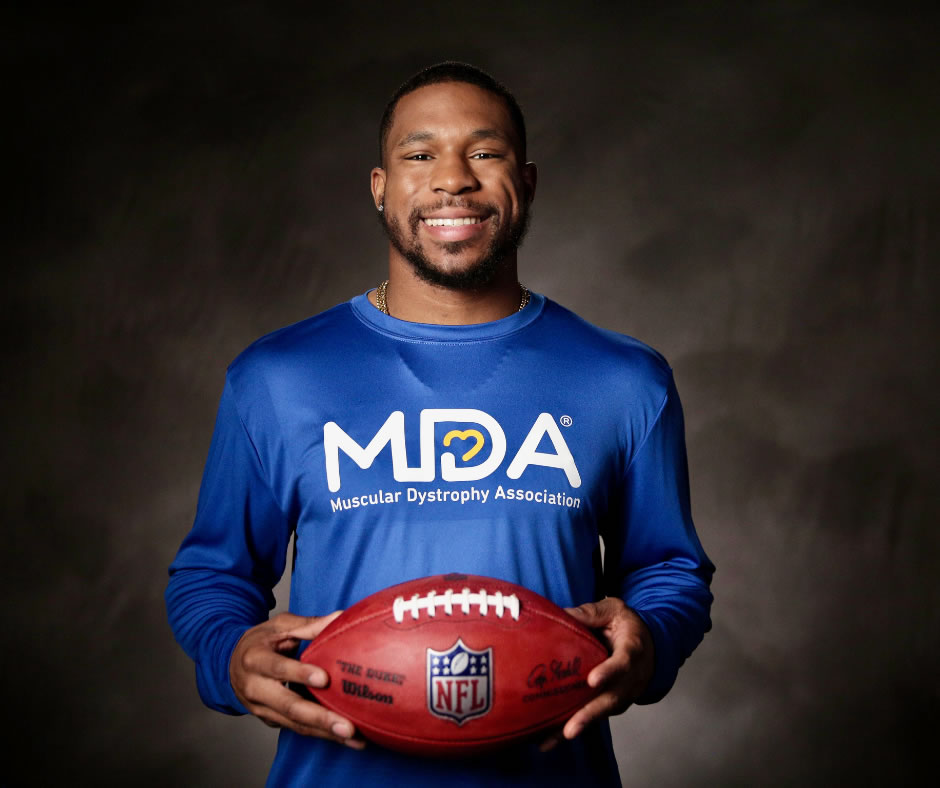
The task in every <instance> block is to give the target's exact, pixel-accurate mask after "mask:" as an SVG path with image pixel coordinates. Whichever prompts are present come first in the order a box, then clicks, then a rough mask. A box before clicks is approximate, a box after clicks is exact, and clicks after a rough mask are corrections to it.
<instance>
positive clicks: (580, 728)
mask: <svg viewBox="0 0 940 788" xmlns="http://www.w3.org/2000/svg"><path fill="white" fill-rule="evenodd" d="M583 730H584V726H583V725H575V726H574V727H573V728H572V729H571V730H570V731H568V732H566V733H565V737H566V738H568V739H577V738H578V736H580V735H581V731H583ZM569 733H570V735H568V734H569Z"/></svg>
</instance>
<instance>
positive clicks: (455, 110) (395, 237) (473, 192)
mask: <svg viewBox="0 0 940 788" xmlns="http://www.w3.org/2000/svg"><path fill="white" fill-rule="evenodd" d="M534 190H535V166H534V165H532V164H528V165H526V164H525V163H523V162H520V161H519V158H518V142H517V140H516V137H515V133H514V127H513V124H512V120H511V118H510V115H509V111H508V110H507V108H506V105H505V104H504V103H503V101H502V100H501V99H500V98H499V97H498V96H495V95H493V94H492V93H490V92H488V91H486V90H483V89H481V88H478V87H476V86H475V85H470V84H467V83H464V82H445V83H441V84H437V85H427V86H425V87H422V88H419V89H418V90H416V91H414V92H412V93H409V94H408V95H406V96H404V97H403V98H402V99H401V100H400V101H399V102H398V105H397V107H396V108H395V114H394V117H393V120H392V127H391V129H390V131H389V135H388V142H387V144H386V149H385V168H384V169H379V168H377V169H375V170H373V171H372V192H373V196H374V197H375V200H376V204H377V205H378V204H384V206H385V209H384V213H383V214H382V217H383V224H384V226H385V231H386V233H387V234H388V237H389V240H390V242H391V244H392V250H393V254H395V253H397V254H398V255H399V256H400V257H401V258H403V259H404V260H406V261H407V262H408V263H409V264H410V265H411V267H412V269H413V270H414V271H415V273H416V274H417V275H418V276H419V277H421V278H422V279H424V280H425V281H428V282H432V283H434V284H439V285H443V286H445V287H451V288H461V289H463V288H466V289H473V288H478V287H481V286H484V285H486V284H487V283H489V282H490V281H491V280H492V278H493V277H494V276H495V274H496V273H497V272H498V271H499V270H500V268H501V266H502V265H504V263H506V262H507V261H509V260H513V259H514V258H515V252H516V249H517V248H518V247H519V244H520V243H521V242H522V238H523V236H524V235H525V230H526V225H527V220H528V208H529V203H530V201H531V199H532V194H533V193H534Z"/></svg>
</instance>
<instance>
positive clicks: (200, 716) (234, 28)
mask: <svg viewBox="0 0 940 788" xmlns="http://www.w3.org/2000/svg"><path fill="white" fill-rule="evenodd" d="M196 5H199V7H189V6H183V5H181V6H179V7H174V6H173V5H172V4H170V5H167V4H161V6H160V8H159V10H158V11H157V10H155V11H152V12H150V11H144V10H140V8H139V7H135V6H134V5H133V4H128V5H127V6H126V7H125V8H123V9H121V10H120V11H119V12H116V13H117V14H118V15H117V16H107V17H102V16H101V15H100V14H95V15H93V14H92V12H91V11H90V10H89V9H88V8H86V7H81V8H79V9H72V8H70V9H65V10H58V11H53V10H51V8H50V7H48V6H44V7H43V8H42V9H41V10H35V11H33V12H29V14H24V13H22V12H20V15H18V16H17V15H15V14H14V15H13V16H12V17H9V18H8V20H7V21H8V22H9V23H10V24H9V25H8V27H7V34H6V37H7V41H6V44H5V45H4V48H3V49H4V58H5V60H6V61H7V62H6V75H7V79H6V80H5V81H6V83H7V95H8V101H7V102H5V103H6V108H5V109H6V112H5V114H7V120H6V121H5V125H6V129H5V132H6V136H7V147H6V150H5V156H3V157H2V158H3V165H2V166H3V167H4V170H5V174H6V178H5V184H6V192H7V195H8V208H7V211H6V219H7V221H6V222H4V225H5V227H4V245H5V249H6V252H5V254H4V257H5V262H6V266H5V267H6V270H7V274H6V281H7V285H6V288H5V293H4V295H5V298H4V302H5V303H4V307H3V318H4V321H5V328H6V332H5V333H6V335H7V344H8V348H7V352H6V364H5V368H6V371H5V374H4V378H3V385H2V389H0V390H2V396H3V412H4V415H5V416H6V417H7V419H6V421H7V423H6V428H5V432H6V441H5V443H6V445H7V449H8V452H7V463H6V471H5V473H4V475H3V485H4V489H3V496H2V500H3V505H4V525H3V527H4V533H5V539H4V549H3V552H2V556H3V560H2V571H3V574H2V577H3V581H2V582H3V588H4V604H3V608H4V626H3V637H4V648H3V650H2V654H3V663H2V685H0V686H2V690H3V696H2V697H3V700H4V704H5V707H6V712H5V714H4V722H3V727H4V731H3V736H2V764H3V766H2V768H0V784H8V785H11V786H18V785H45V784H51V783H52V782H53V780H58V779H64V778H68V779H74V780H77V781H79V782H80V783H87V784H97V785H107V784H117V783H118V782H122V783H125V784H135V785H168V784H178V785H198V786H222V785H252V784H260V783H261V782H262V781H263V775H264V774H265V773H266V770H267V766H268V763H269V761H270V758H271V756H272V752H273V745H274V735H275V734H274V732H272V731H270V730H268V729H267V728H265V727H264V726H262V725H261V724H260V723H258V722H257V721H254V720H251V719H230V718H226V717H223V716H221V715H218V714H214V713H212V712H209V711H207V710H205V709H204V708H202V706H201V705H200V703H199V701H198V699H197V695H196V690H195V686H194V682H193V675H192V674H193V670H192V666H191V664H190V663H189V662H188V660H187V659H186V658H185V657H184V655H183V654H182V652H181V651H179V649H178V648H177V647H176V645H175V644H174V643H173V640H172V636H171V634H170V632H169V630H168V627H167V625H166V623H165V613H164V609H163V602H162V595H163V589H164V586H165V577H166V575H165V572H166V566H167V565H168V564H169V562H170V561H171V559H172V557H173V554H174V552H175V550H176V547H177V546H178V544H179V541H180V540H181V538H182V537H183V535H184V534H185V532H186V531H187V529H188V527H189V524H190V521H191V518H192V515H193V511H194V507H195V498H196V493H197V489H198V483H199V476H200V472H201V466H202V463H203V461H204V459H205V455H206V451H207V448H208V442H209V437H210V433H211V427H212V419H213V414H214V410H215V405H216V402H217V398H218V395H219V393H220V391H221V385H222V379H223V371H224V368H225V365H226V364H227V363H228V361H230V360H231V359H232V358H233V357H234V356H235V355H236V353H237V352H238V351H239V350H240V349H241V348H242V347H244V346H245V345H246V344H248V343H249V342H250V341H251V340H253V339H254V338H256V337H257V336H259V335H261V334H263V333H265V332H267V331H269V330H272V329H274V328H277V327H279V326H281V325H284V324H286V323H289V322H292V321H295V320H298V319H301V318H303V317H305V316H307V315H310V314H313V313H316V312H318V311H320V310H322V309H325V308H327V307H329V306H332V305H333V304H334V303H336V302H338V301H342V300H345V299H347V298H349V297H350V296H352V295H354V294H356V293H360V292H363V291H365V290H366V289H368V288H370V287H373V286H375V284H376V283H377V282H378V281H379V280H380V279H381V278H382V274H383V270H384V266H385V261H384V244H383V241H382V238H381V237H380V234H379V231H378V228H377V226H376V223H375V219H374V217H373V208H372V204H371V200H370V197H369V194H368V188H367V187H368V171H369V168H370V167H371V166H372V165H373V164H374V163H375V160H376V154H375V127H376V124H377V121H378V118H379V115H380V113H381V110H382V107H383V106H384V102H385V100H386V98H387V96H388V94H390V93H391V91H392V90H393V89H394V88H395V87H396V86H397V84H398V83H399V82H400V81H401V80H403V79H404V78H405V77H406V76H407V75H408V74H409V73H411V72H412V71H413V70H415V69H416V68H417V67H419V66H421V65H425V64H427V63H429V62H433V61H436V60H440V59H445V58H459V59H465V60H469V61H471V62H474V63H477V64H479V65H482V66H483V67H485V68H488V69H490V70H492V71H493V72H494V73H495V74H496V75H497V76H498V77H500V78H502V79H504V80H505V81H507V82H508V83H509V84H510V85H511V86H512V87H513V88H514V89H515V90H516V92H517V93H518V96H519V99H520V101H521V103H522V105H523V108H524V109H525V110H526V111H527V116H528V121H529V124H530V151H531V155H532V156H533V158H535V159H536V160H537V161H538V162H539V164H540V168H541V179H540V186H539V193H538V196H537V201H536V209H535V219H534V225H533V230H532V233H531V235H530V237H529V239H528V241H527V244H526V247H525V249H524V250H523V252H522V256H521V261H522V264H521V275H522V279H523V281H524V282H525V283H526V284H528V285H529V286H530V287H531V288H533V289H535V290H537V291H540V292H544V293H546V294H548V295H549V296H551V297H553V298H555V299H557V300H559V301H561V302H563V303H565V304H566V305H568V306H570V307H572V308H573V309H575V310H576V311H578V312H580V313H581V314H582V315H584V316H585V317H586V318H588V319H589V320H591V321H593V322H595V323H598V324H600V325H603V326H606V327H609V328H613V329H616V330H620V331H623V332H626V333H629V334H632V335H634V336H637V337H639V338H641V339H643V340H645V341H647V342H649V343H650V344H652V345H654V346H655V347H657V348H658V349H660V350H661V351H662V352H663V353H664V354H665V355H666V356H667V357H668V358H669V359H670V361H671V363H672V364H673V366H674V368H675V371H676V378H677V381H678V384H679V387H680V391H681V392H682V395H683V399H684V403H685V408H686V414H687V428H688V444H689V454H690V464H691V476H692V487H693V505H694V512H695V515H696V520H697V523H698V528H699V531H700V534H701V537H702V541H703V542H704V544H705V546H706V549H708V551H709V553H710V554H711V556H712V558H713V560H714V561H715V563H716V564H717V566H718V573H717V575H716V579H715V585H714V591H715V594H716V603H715V607H714V622H715V623H714V630H713V632H712V633H711V634H710V635H708V636H707V637H706V639H705V641H704V643H703V645H702V646H701V647H700V648H699V650H698V652H697V653H696V654H695V655H694V657H693V658H692V660H691V661H690V662H689V664H688V665H687V666H686V667H685V668H684V669H683V671H682V672H681V674H680V677H679V682H678V685H677V687H676V689H675V691H674V692H673V693H672V694H671V695H670V696H669V697H668V698H667V699H666V700H665V701H664V702H662V703H661V704H659V705H658V706H654V707H648V708H643V709H631V710H630V711H629V712H628V713H627V714H626V715H624V716H623V717H622V718H619V719H617V720H616V721H615V723H614V732H615V737H616V739H617V742H618V754H619V759H620V763H621V768H622V773H623V775H624V778H625V781H626V783H627V784H628V785H636V786H642V785H658V786H670V785H676V786H689V785H728V784H739V785H752V784H757V783H760V784H768V785H782V784H796V783H802V784H817V785H827V784H832V783H833V782H835V781H836V780H837V778H842V779H844V780H850V781H857V782H865V783H872V784H874V783H885V782H886V783H903V782H906V781H909V780H913V779H915V778H916V777H918V776H919V775H921V774H924V773H925V771H924V770H926V768H927V766H928V761H927V750H928V747H929V746H930V745H931V744H936V741H937V740H938V736H937V734H938V718H940V675H938V667H937V666H938V664H940V660H938V658H937V650H938V645H940V634H938V633H940V613H938V611H940V604H938V603H940V592H938V588H940V585H938V582H937V579H936V575H937V570H938V568H940V560H938V558H940V555H938V554H940V548H938V539H937V532H936V526H937V521H938V510H940V506H938V497H937V492H936V476H937V468H938V460H937V446H936V433H937V426H938V424H937V422H938V419H937V408H936V407H935V405H934V402H935V399H936V395H935V393H934V392H935V389H936V385H937V382H938V373H937V339H936V334H937V328H938V326H937V323H938V317H937V314H938V313H937V275H936V271H935V267H936V265H937V261H938V260H937V258H938V254H937V253H938V247H940V238H938V229H937V224H936V219H937V207H938V198H940V189H938V184H940V179H938V167H937V164H938V153H937V139H938V132H940V119H938V100H937V88H936V86H937V84H938V77H940V73H938V71H940V69H938V58H937V57H936V55H935V54H934V53H933V47H935V44H936V40H937V36H936V25H935V19H934V18H933V17H928V16H925V15H924V14H923V12H920V11H917V10H915V9H916V6H913V5H911V6H908V7H907V8H901V9H898V8H897V6H895V10H893V11H886V10H883V9H881V10H880V9H879V8H878V6H877V5H876V4H873V3H869V4H860V3H857V4H854V5H853V4H846V3H841V4H835V3H816V2H809V1H807V2H775V3H739V4H733V3H697V2H687V3H667V4H663V3H640V4H630V5H629V6H628V7H627V8H623V7H622V6H619V5H618V6H614V5H609V6H608V5H604V4H595V3H582V4H571V3H535V2H532V3H527V4H518V5H517V4H508V5H506V6H498V5H497V6H491V7H486V8H482V7H478V6H465V5H457V6H454V5H447V4H426V3H412V4H410V5H405V6H396V5H394V4H376V3H357V4H355V5H354V6H353V7H350V8H338V7H334V8H332V9H327V10H322V9H317V10H314V9H313V8H312V6H308V4H301V3H296V4H291V5H286V6H282V7H281V10H271V9H270V8H269V9H267V10H265V9H263V8H262V7H261V4H260V3H257V4H253V3H227V4H223V3H209V4H205V3H204V4H193V6H196ZM615 8H616V9H617V10H614V9H615ZM112 13H115V12H112ZM281 591H282V596H281V598H282V599H283V591H284V588H283V587H282V588H281Z"/></svg>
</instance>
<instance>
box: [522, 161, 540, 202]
mask: <svg viewBox="0 0 940 788" xmlns="http://www.w3.org/2000/svg"><path fill="white" fill-rule="evenodd" d="M538 180H539V169H538V167H536V166H535V162H534V161H527V162H526V163H525V164H523V165H522V182H523V183H524V184H525V194H526V201H527V202H528V203H530V204H531V203H532V200H534V199H535V186H536V184H537V183H538Z"/></svg>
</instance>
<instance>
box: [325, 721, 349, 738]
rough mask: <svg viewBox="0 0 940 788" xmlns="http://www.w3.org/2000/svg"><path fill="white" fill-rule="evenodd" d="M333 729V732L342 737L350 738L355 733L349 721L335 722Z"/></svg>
mask: <svg viewBox="0 0 940 788" xmlns="http://www.w3.org/2000/svg"><path fill="white" fill-rule="evenodd" d="M330 730H331V731H333V734H334V735H336V736H339V737H340V738H341V739H348V738H349V737H350V736H352V735H353V729H352V725H350V724H349V723H348V722H334V723H333V727H332V728H330Z"/></svg>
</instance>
